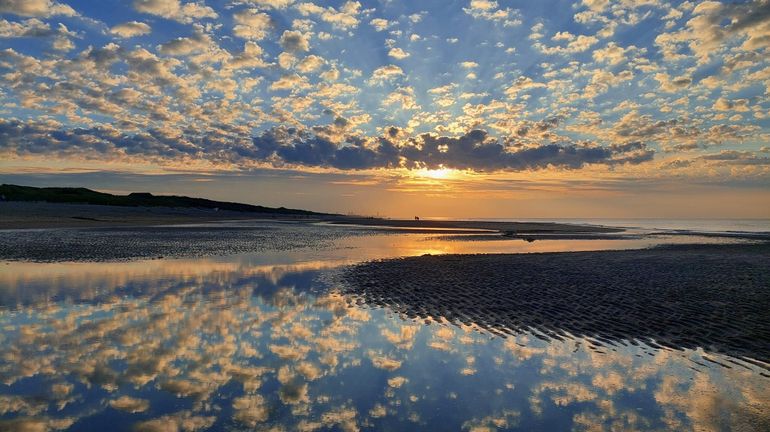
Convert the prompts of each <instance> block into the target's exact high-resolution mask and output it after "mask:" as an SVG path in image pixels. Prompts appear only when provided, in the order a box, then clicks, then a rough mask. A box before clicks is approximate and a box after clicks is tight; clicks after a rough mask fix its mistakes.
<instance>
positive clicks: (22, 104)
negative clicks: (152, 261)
mask: <svg viewBox="0 0 770 432" xmlns="http://www.w3.org/2000/svg"><path fill="white" fill-rule="evenodd" d="M0 13H1V14H2V17H1V18H0V77H1V78H0V79H1V80H2V82H3V86H2V90H0V98H1V99H2V102H3V104H2V108H0V112H2V117H0V152H2V154H3V155H4V156H3V159H4V161H2V162H0V170H1V172H2V173H3V175H5V177H4V179H5V178H10V177H8V176H18V175H19V174H20V173H29V174H46V175H52V174H57V173H59V174H64V173H72V172H104V173H105V175H107V174H108V173H114V172H129V173H131V174H142V173H146V174H162V173H170V172H174V173H179V172H188V173H189V174H190V175H192V176H195V175H209V176H210V177H211V176H215V175H218V174H222V173H225V174H226V175H227V176H231V175H232V174H233V173H237V174H239V175H246V176H248V175H249V173H255V172H257V171H259V172H262V170H271V169H279V170H280V172H294V173H296V174H298V175H314V174H319V173H323V174H324V175H325V177H324V178H327V177H328V176H329V175H331V176H335V178H337V179H338V180H337V182H338V183H339V182H345V181H346V179H347V180H350V181H355V182H358V183H360V184H365V183H366V184H379V185H380V186H381V187H380V191H381V190H382V189H386V190H387V189H393V188H392V187H391V186H392V184H391V183H389V182H393V181H395V182H396V183H397V184H400V185H402V186H403V185H404V184H407V183H410V182H412V183H415V180H416V182H417V183H419V182H420V180H421V179H422V180H424V179H428V180H430V181H440V180H441V181H443V182H441V183H440V184H438V186H439V187H438V188H437V187H435V186H437V185H435V184H434V185H433V186H429V187H427V188H423V192H424V191H425V189H427V190H429V191H430V192H432V193H441V191H442V190H443V191H445V192H446V191H449V190H450V189H451V190H452V191H454V192H457V191H475V193H482V194H483V193H485V191H486V192H488V190H487V189H488V188H487V186H488V184H489V181H493V180H501V179H508V180H516V181H517V182H518V181H524V180H530V181H532V184H537V182H541V181H544V180H548V181H554V182H560V183H559V184H560V185H561V186H564V185H565V184H566V183H569V182H573V183H574V182H586V181H590V182H592V183H593V184H599V183H600V184H602V185H603V186H602V187H609V188H611V185H613V184H617V183H618V182H624V181H630V180H633V179H642V180H644V181H646V182H654V181H660V182H663V183H675V184H676V183H678V184H680V185H704V184H707V185H709V184H710V185H714V187H735V188H739V189H741V191H740V192H736V193H739V194H743V193H748V192H746V190H747V189H746V188H753V193H755V194H759V195H761V196H763V197H765V198H763V199H766V197H767V192H768V191H767V189H768V188H767V186H768V184H770V181H769V180H770V168H769V166H770V143H769V142H770V140H769V139H768V137H769V135H768V128H769V127H770V118H769V116H770V112H769V109H770V100H768V93H770V92H769V91H768V90H769V89H770V64H769V62H768V57H769V56H768V55H767V54H768V49H769V47H770V2H768V1H747V2H731V3H721V2H664V1H658V0H645V1H614V2H610V1H602V0H584V1H582V2H558V1H543V2H525V1H510V2H503V1H497V2H495V1H488V0H472V1H468V0H466V1H419V2H397V1H377V2H368V1H332V2H310V1H302V0H298V1H294V0H235V1H197V2H184V1H179V0H136V1H100V2H93V1H71V0H70V1H51V0H29V1H21V0H0ZM256 177H259V176H256ZM256 177H255V178H256ZM289 177H290V176H287V178H289ZM362 177H363V178H365V180H361V178H362ZM211 178H214V177H211ZM394 178H395V179H396V180H393V179H394ZM398 179H401V180H400V181H399V180H398ZM256 181H257V180H255V182H256ZM485 181H486V183H484V182H485ZM378 182H379V183H378ZM448 184H451V185H452V187H451V188H446V187H445V186H446V185H448ZM517 184H519V183H517ZM471 185H476V186H473V187H471ZM127 187H128V186H127ZM118 189H120V188H118ZM279 189H280V187H279ZM334 189H335V188H334V187H333V186H331V185H330V186H329V191H330V192H329V193H330V194H332V195H333V194H336V193H337V192H334ZM403 189H404V190H401V191H402V192H405V191H406V192H408V193H417V194H419V191H417V192H416V191H414V190H412V189H410V188H409V187H405V188H403ZM418 189H419V188H418ZM436 189H439V191H438V192H437V191H436ZM627 189H628V188H624V190H623V193H625V194H628V193H631V192H629V190H627ZM631 191H632V189H631ZM406 192H405V193H406ZM514 192H515V191H513V192H511V193H514ZM218 193H219V192H214V195H217V194H218ZM347 193H348V192H345V194H347ZM447 193H449V192H447ZM228 196H229V195H228ZM236 198H237V197H236ZM250 199H252V198H251V197H250ZM253 199H259V197H253ZM496 199H500V197H499V196H497V198H496ZM554 199H556V197H554ZM704 199H705V197H704Z"/></svg>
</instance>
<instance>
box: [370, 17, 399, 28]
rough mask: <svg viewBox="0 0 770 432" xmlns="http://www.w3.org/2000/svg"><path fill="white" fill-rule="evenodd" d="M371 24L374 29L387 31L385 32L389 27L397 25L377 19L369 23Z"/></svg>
mask: <svg viewBox="0 0 770 432" xmlns="http://www.w3.org/2000/svg"><path fill="white" fill-rule="evenodd" d="M369 24H370V25H371V26H372V27H374V29H375V30H377V31H385V30H387V29H388V27H390V26H392V25H393V24H395V23H393V22H390V21H388V20H386V19H382V18H375V19H373V20H371V21H369Z"/></svg>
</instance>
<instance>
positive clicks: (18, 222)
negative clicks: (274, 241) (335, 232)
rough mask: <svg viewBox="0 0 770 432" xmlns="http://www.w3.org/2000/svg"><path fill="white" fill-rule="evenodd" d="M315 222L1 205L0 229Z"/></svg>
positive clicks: (184, 211)
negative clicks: (241, 221) (253, 221)
mask: <svg viewBox="0 0 770 432" xmlns="http://www.w3.org/2000/svg"><path fill="white" fill-rule="evenodd" d="M254 219H264V220H299V221H316V220H318V219H314V218H311V217H307V216H287V215H274V214H270V213H246V212H239V211H222V210H220V211H214V210H210V209H195V208H173V207H118V206H104V205H90V204H55V203H43V202H0V229H45V228H92V227H126V226H152V225H178V224H195V223H205V222H218V221H228V220H254Z"/></svg>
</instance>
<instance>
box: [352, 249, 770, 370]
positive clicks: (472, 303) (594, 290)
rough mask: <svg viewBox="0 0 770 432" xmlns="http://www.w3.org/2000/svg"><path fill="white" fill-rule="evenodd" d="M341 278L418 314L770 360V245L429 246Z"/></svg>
mask: <svg viewBox="0 0 770 432" xmlns="http://www.w3.org/2000/svg"><path fill="white" fill-rule="evenodd" d="M340 278H341V283H342V286H343V288H342V289H343V290H345V291H347V292H348V293H349V294H352V295H353V296H354V297H358V301H362V302H363V303H365V304H367V305H371V306H387V307H389V308H391V309H392V310H394V311H395V312H397V313H399V314H403V315H406V316H409V317H413V318H416V317H420V318H423V319H426V318H429V317H430V318H433V319H438V318H445V319H447V320H449V321H451V322H453V323H457V324H459V323H464V324H475V325H478V326H480V327H482V328H485V329H487V330H489V331H492V332H494V333H498V334H518V333H520V332H522V331H533V330H534V332H535V334H537V333H539V334H540V336H543V337H545V338H563V337H567V336H568V335H567V333H569V334H572V335H575V336H582V337H587V338H590V339H593V340H595V341H597V344H599V345H612V344H616V343H622V344H625V343H636V342H637V341H640V342H643V343H645V344H647V345H650V346H652V347H659V346H663V347H668V348H674V349H680V348H690V349H694V348H697V347H702V348H704V350H706V351H708V352H717V353H722V354H727V355H729V356H732V357H735V358H741V359H743V360H745V361H748V362H751V363H754V364H755V365H757V366H759V367H761V368H764V369H766V370H770V243H762V244H730V245H667V246H661V247H656V248H652V249H643V250H628V251H602V252H569V253H538V254H506V255H438V256H431V255H425V256H420V257H411V258H402V259H392V260H383V261H372V262H367V263H362V264H358V265H355V266H352V267H350V268H348V269H347V270H345V271H344V272H343V273H342V274H341V275H340ZM756 360H758V361H756ZM763 374H764V373H763ZM767 376H770V375H767Z"/></svg>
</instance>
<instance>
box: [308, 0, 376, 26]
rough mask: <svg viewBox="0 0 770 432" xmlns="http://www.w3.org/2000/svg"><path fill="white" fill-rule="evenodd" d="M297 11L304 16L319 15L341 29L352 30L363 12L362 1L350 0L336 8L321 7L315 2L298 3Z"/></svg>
mask: <svg viewBox="0 0 770 432" xmlns="http://www.w3.org/2000/svg"><path fill="white" fill-rule="evenodd" d="M296 8H297V11H299V13H300V14H302V15H304V16H308V15H317V16H319V17H320V18H321V19H322V20H323V21H325V22H327V23H329V24H331V25H332V26H333V27H335V28H338V29H341V30H350V29H354V28H356V27H358V23H359V20H358V15H359V14H360V13H361V3H359V2H357V1H351V0H348V1H346V2H345V3H343V4H342V6H340V8H339V9H335V8H333V7H331V6H329V7H326V8H324V7H321V6H318V5H316V4H315V3H309V2H308V3H300V4H298V5H296Z"/></svg>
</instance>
